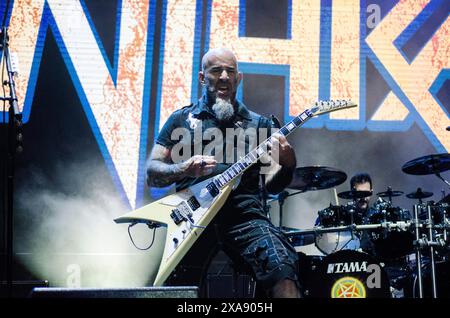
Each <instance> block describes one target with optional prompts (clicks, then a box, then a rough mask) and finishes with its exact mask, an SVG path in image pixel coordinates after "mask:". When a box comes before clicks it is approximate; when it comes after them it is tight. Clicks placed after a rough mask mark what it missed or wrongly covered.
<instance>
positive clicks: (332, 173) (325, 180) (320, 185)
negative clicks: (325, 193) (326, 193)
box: [288, 166, 347, 191]
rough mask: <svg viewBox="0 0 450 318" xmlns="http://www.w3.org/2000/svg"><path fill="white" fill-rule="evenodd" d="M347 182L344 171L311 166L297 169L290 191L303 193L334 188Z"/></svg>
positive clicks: (289, 186)
mask: <svg viewBox="0 0 450 318" xmlns="http://www.w3.org/2000/svg"><path fill="white" fill-rule="evenodd" d="M345 180H347V174H346V173H345V172H343V171H340V170H337V169H334V168H330V167H324V166H310V167H299V168H296V169H295V172H294V177H293V179H292V182H291V183H290V184H289V185H288V188H290V189H296V190H302V191H314V190H323V189H328V188H333V187H335V186H338V185H340V184H341V183H343V182H345Z"/></svg>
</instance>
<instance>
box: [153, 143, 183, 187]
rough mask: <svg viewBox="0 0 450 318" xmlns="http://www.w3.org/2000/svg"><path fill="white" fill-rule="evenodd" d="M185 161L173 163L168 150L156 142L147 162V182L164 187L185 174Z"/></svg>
mask: <svg viewBox="0 0 450 318" xmlns="http://www.w3.org/2000/svg"><path fill="white" fill-rule="evenodd" d="M185 171H186V163H185V162H180V163H173V162H172V160H171V158H170V150H169V149H167V148H165V147H163V146H161V145H158V144H156V145H155V147H154V148H153V150H152V153H151V155H150V158H149V160H148V162H147V184H148V185H149V186H153V187H159V188H160V187H166V186H168V185H170V184H172V183H174V182H176V181H177V180H180V179H182V178H184V177H185V176H186V174H185Z"/></svg>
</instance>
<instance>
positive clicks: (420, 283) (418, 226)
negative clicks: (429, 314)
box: [414, 205, 423, 298]
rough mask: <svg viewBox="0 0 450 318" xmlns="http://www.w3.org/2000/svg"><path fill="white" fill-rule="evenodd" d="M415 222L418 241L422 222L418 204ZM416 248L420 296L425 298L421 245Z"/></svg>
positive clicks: (415, 209) (415, 208)
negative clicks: (420, 222) (420, 221)
mask: <svg viewBox="0 0 450 318" xmlns="http://www.w3.org/2000/svg"><path fill="white" fill-rule="evenodd" d="M414 221H415V222H414V223H415V234H416V242H419V240H420V234H419V230H420V224H419V207H418V205H414ZM415 249H416V264H417V280H418V283H419V298H423V278H422V253H421V251H420V246H419V245H417V244H416V245H415Z"/></svg>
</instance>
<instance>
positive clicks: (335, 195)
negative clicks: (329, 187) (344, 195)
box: [333, 188, 339, 205]
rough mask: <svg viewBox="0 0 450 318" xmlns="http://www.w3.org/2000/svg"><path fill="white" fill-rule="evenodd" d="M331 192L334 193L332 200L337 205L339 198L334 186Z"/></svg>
mask: <svg viewBox="0 0 450 318" xmlns="http://www.w3.org/2000/svg"><path fill="white" fill-rule="evenodd" d="M333 193H334V202H336V205H339V199H338V196H337V191H336V188H333Z"/></svg>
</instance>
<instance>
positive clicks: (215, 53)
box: [202, 48, 237, 71]
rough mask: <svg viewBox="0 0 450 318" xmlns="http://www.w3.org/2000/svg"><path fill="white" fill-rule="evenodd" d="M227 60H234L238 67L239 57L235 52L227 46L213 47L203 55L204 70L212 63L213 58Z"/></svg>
mask: <svg viewBox="0 0 450 318" xmlns="http://www.w3.org/2000/svg"><path fill="white" fill-rule="evenodd" d="M216 59H219V60H227V61H230V62H233V63H234V65H235V67H236V69H237V59H236V56H235V55H234V53H233V52H231V51H230V50H229V49H225V48H217V49H211V50H209V51H208V52H206V53H205V55H203V58H202V70H203V71H205V69H206V68H207V67H208V65H210V64H211V63H212V62H213V60H216Z"/></svg>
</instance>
